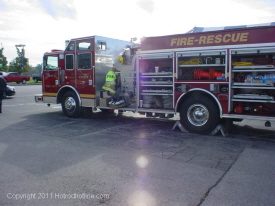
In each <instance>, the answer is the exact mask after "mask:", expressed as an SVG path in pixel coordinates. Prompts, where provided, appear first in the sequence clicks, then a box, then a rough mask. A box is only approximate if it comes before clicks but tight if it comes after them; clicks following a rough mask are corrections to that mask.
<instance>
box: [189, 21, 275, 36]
mask: <svg viewBox="0 0 275 206" xmlns="http://www.w3.org/2000/svg"><path fill="white" fill-rule="evenodd" d="M259 26H275V22H269V23H263V24H249V25H237V26H222V27H194V28H193V29H191V30H190V31H188V32H186V33H198V32H207V31H218V30H228V29H244V28H250V27H259Z"/></svg>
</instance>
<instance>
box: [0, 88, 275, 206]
mask: <svg viewBox="0 0 275 206" xmlns="http://www.w3.org/2000/svg"><path fill="white" fill-rule="evenodd" d="M15 87H16V90H17V94H16V95H15V96H14V97H10V98H7V99H5V100H3V113H2V114H0V122H1V123H0V165H1V167H0V185H1V187H0V205H66V206H67V205H111V206H117V205H120V206H124V205H125V206H126V205H127V206H128V205H129V206H160V205H161V206H162V205H163V206H167V205H173V206H177V205H178V206H185V205H188V206H189V205H257V206H258V205H272V203H274V202H275V197H274V195H273V193H272V191H274V189H275V186H274V185H275V184H273V183H274V180H273V178H272V177H274V174H275V173H274V169H273V168H275V167H274V166H275V165H274V162H275V161H274V155H275V133H274V130H275V124H273V123H272V125H271V127H268V128H266V127H264V122H259V121H243V122H240V123H236V124H235V125H234V130H233V133H232V134H229V135H228V136H227V137H223V136H222V135H221V133H218V134H216V135H214V136H211V135H196V134H190V133H188V132H182V131H180V130H179V129H178V128H176V129H175V130H172V127H173V125H174V123H175V121H174V120H168V119H153V118H152V119H146V118H144V117H143V116H141V115H137V114H134V113H131V112H127V113H124V114H117V113H112V114H108V113H102V112H100V111H96V112H94V113H93V114H86V115H84V116H83V117H81V118H78V119H70V118H67V117H65V116H64V115H63V114H62V111H61V108H60V105H51V106H50V107H47V105H45V104H37V103H35V102H34V94H37V93H41V86H39V85H15ZM273 154H274V155H273ZM251 171H253V172H252V173H251V174H250V172H251ZM255 188H256V189H255ZM263 194H264V195H263Z"/></svg>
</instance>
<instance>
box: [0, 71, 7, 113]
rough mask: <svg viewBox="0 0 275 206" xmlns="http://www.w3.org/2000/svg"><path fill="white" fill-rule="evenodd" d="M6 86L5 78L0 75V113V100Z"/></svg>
mask: <svg viewBox="0 0 275 206" xmlns="http://www.w3.org/2000/svg"><path fill="white" fill-rule="evenodd" d="M6 87H7V82H6V80H5V79H4V78H3V77H1V76H0V113H2V100H3V96H4V92H5V90H6Z"/></svg>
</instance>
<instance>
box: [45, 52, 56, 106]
mask: <svg viewBox="0 0 275 206" xmlns="http://www.w3.org/2000/svg"><path fill="white" fill-rule="evenodd" d="M42 78H43V87H42V92H43V102H45V103H56V96H57V92H58V90H59V88H60V85H59V65H58V54H49V55H45V56H44V59H43V77H42Z"/></svg>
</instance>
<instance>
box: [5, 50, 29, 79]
mask: <svg viewBox="0 0 275 206" xmlns="http://www.w3.org/2000/svg"><path fill="white" fill-rule="evenodd" d="M16 49H17V55H18V56H17V57H16V58H15V59H13V60H12V61H11V62H10V65H9V71H10V72H18V73H19V74H21V73H28V71H29V63H28V59H27V58H25V49H24V48H23V49H22V51H21V52H20V51H19V48H17V47H16Z"/></svg>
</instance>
